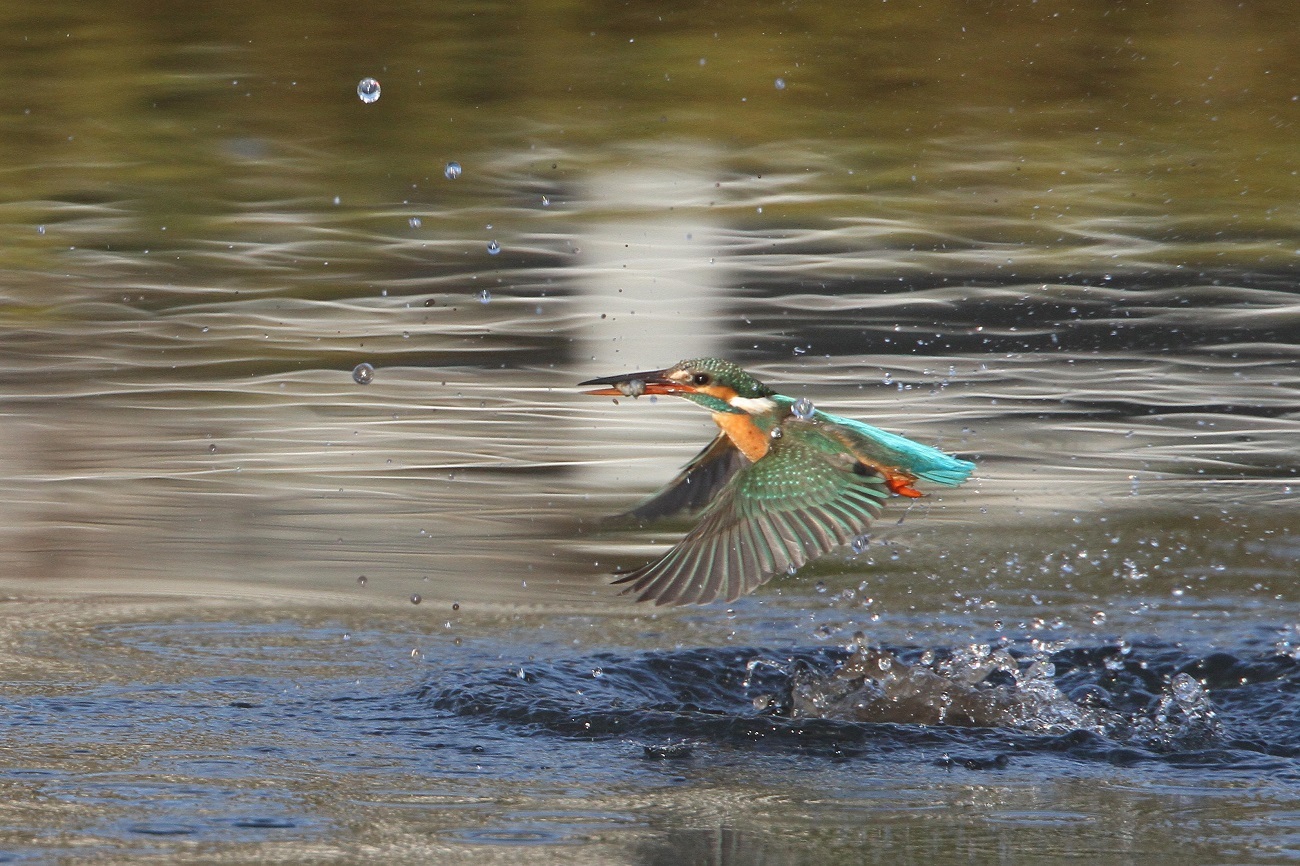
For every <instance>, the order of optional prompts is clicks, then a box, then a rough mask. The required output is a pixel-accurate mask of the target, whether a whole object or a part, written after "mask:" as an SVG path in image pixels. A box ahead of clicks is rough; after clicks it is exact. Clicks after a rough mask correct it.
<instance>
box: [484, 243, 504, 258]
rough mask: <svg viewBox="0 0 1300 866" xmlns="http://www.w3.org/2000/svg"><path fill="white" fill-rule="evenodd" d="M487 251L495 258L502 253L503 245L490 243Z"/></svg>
mask: <svg viewBox="0 0 1300 866" xmlns="http://www.w3.org/2000/svg"><path fill="white" fill-rule="evenodd" d="M487 251H488V255H490V256H495V255H496V254H497V253H499V252H501V244H499V243H497V242H496V241H488V245H487Z"/></svg>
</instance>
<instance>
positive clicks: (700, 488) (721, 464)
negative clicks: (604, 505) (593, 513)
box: [620, 433, 749, 520]
mask: <svg viewBox="0 0 1300 866" xmlns="http://www.w3.org/2000/svg"><path fill="white" fill-rule="evenodd" d="M748 464H749V460H748V458H746V457H745V455H744V454H741V453H740V449H738V448H737V447H736V446H735V445H733V444H732V443H731V440H730V439H728V438H727V434H725V433H720V434H718V437H717V438H716V439H714V440H713V441H712V442H710V443H709V444H708V445H706V446H704V450H703V451H701V452H700V453H699V454H696V455H695V456H694V457H693V458H691V462H689V463H687V464H686V466H685V467H683V468H682V471H681V472H679V473H678V474H677V477H676V478H674V479H673V480H672V481H669V482H668V483H667V484H666V485H665V486H664V488H663V489H662V490H660V491H659V492H658V493H656V494H654V495H653V496H651V497H650V498H649V499H647V500H646V501H645V502H642V503H641V504H640V505H638V506H637V507H636V508H633V509H632V510H631V511H628V512H627V513H625V514H623V515H620V516H622V517H635V518H636V519H638V520H654V519H655V518H659V517H668V516H669V515H671V514H676V513H677V512H679V511H698V510H699V509H701V508H703V507H704V506H705V505H707V504H708V503H709V501H710V500H712V499H713V497H714V496H715V495H716V494H717V492H718V490H719V489H721V488H722V487H723V485H725V484H726V483H727V482H728V481H729V480H731V476H733V475H735V474H736V472H737V471H739V470H740V469H741V468H742V467H744V466H746V465H748Z"/></svg>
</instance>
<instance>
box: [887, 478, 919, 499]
mask: <svg viewBox="0 0 1300 866" xmlns="http://www.w3.org/2000/svg"><path fill="white" fill-rule="evenodd" d="M915 480H916V479H914V478H912V477H911V476H909V475H892V474H891V475H887V476H886V477H885V484H886V486H888V487H889V489H890V490H891V491H893V492H894V493H897V494H898V495H899V496H906V497H908V498H910V499H919V498H921V497H922V496H924V495H925V494H924V493H922V492H921V491H919V490H917V489H916V488H915V487H913V486H912V482H913V481H915Z"/></svg>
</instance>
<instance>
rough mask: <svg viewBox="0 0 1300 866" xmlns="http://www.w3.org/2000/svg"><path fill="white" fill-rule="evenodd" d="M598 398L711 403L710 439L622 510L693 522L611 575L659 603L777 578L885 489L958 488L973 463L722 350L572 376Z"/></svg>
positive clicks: (745, 588) (845, 528)
mask: <svg viewBox="0 0 1300 866" xmlns="http://www.w3.org/2000/svg"><path fill="white" fill-rule="evenodd" d="M589 385H599V386H602V387H599V388H596V389H594V390H590V391H587V392H586V393H587V394H591V395H595V396H613V397H619V396H623V397H633V398H635V397H640V396H642V395H646V394H648V395H651V396H656V395H671V396H675V397H684V398H685V399H687V400H690V401H691V402H692V403H695V404H696V405H699V406H702V407H704V408H705V409H707V410H709V412H710V413H712V415H713V420H714V422H715V423H716V424H717V425H718V428H719V432H718V435H717V437H716V438H715V439H714V440H713V441H712V442H710V443H709V444H708V445H706V446H705V447H704V450H702V451H701V452H700V453H699V454H697V455H696V456H695V457H694V458H692V459H691V461H690V462H689V463H687V464H686V466H685V467H684V468H683V469H682V470H681V472H680V473H678V475H677V477H675V478H674V479H673V480H672V481H670V482H668V484H667V485H666V486H664V487H663V489H661V490H659V491H658V492H657V493H655V494H654V495H652V496H651V497H650V498H649V499H647V500H646V501H644V502H643V503H641V504H640V505H638V506H637V507H636V508H633V509H632V510H631V511H629V512H627V514H626V515H625V516H627V517H632V518H636V519H639V520H653V519H656V518H660V517H667V516H669V515H672V514H676V513H679V512H683V511H689V512H698V513H699V522H698V523H696V525H695V527H694V528H693V529H691V531H690V532H688V533H687V534H686V536H685V537H684V538H682V540H681V541H679V542H678V543H677V544H676V545H675V546H674V547H673V548H672V549H671V550H669V551H668V552H667V553H666V554H664V555H663V556H662V557H660V558H659V559H657V560H655V561H654V562H651V563H650V564H648V565H646V566H643V567H642V568H639V569H636V570H635V571H632V572H629V573H626V574H620V575H617V576H616V578H615V580H614V581H613V582H614V583H615V584H626V585H627V586H626V587H625V588H624V590H623V591H624V593H636V594H637V601H652V602H654V603H655V604H656V605H683V604H707V603H709V602H711V601H714V600H715V599H718V598H725V599H726V600H727V601H729V602H730V601H735V600H736V599H738V598H740V596H742V595H745V594H746V593H750V592H753V591H754V590H755V589H756V588H758V587H759V586H761V585H762V584H764V583H766V582H767V581H768V580H770V579H771V578H772V576H773V575H776V574H780V573H783V572H786V573H794V571H795V570H796V569H798V568H800V567H801V566H802V565H803V564H804V563H806V562H808V561H809V560H810V559H813V558H815V557H818V556H821V555H823V554H825V553H827V552H828V551H830V550H832V549H833V548H835V547H836V546H838V545H842V544H849V543H852V542H854V541H855V539H858V538H860V537H861V536H862V535H863V533H865V532H866V530H867V527H868V526H869V525H870V523H871V521H872V519H874V518H875V517H878V516H879V514H880V510H881V507H882V506H883V505H884V503H885V500H886V499H888V498H889V497H890V495H891V494H892V495H896V496H902V497H905V498H909V499H913V498H917V497H920V496H924V495H925V494H923V493H922V492H921V491H919V490H917V489H916V487H914V486H913V485H914V483H915V482H917V481H918V480H920V481H928V482H931V483H934V484H938V485H941V486H944V487H956V486H957V485H958V484H961V483H962V482H963V481H965V480H966V478H967V477H968V476H969V475H970V474H971V472H972V471H974V469H975V464H974V463H971V462H970V461H968V460H962V459H960V458H957V457H953V456H951V455H948V454H945V453H943V452H942V451H939V450H937V449H935V448H931V447H929V446H928V445H922V444H920V443H918V442H913V441H912V440H911V439H907V438H905V437H903V436H899V435H897V434H895V433H889V432H887V431H885V430H881V429H880V428H878V427H872V426H871V425H870V424H864V423H862V422H861V421H855V420H852V419H850V418H843V417H840V416H839V415H832V414H831V413H829V412H823V411H821V410H820V409H817V408H816V407H814V406H813V404H812V403H811V402H810V401H809V400H807V399H806V398H800V399H794V398H791V397H787V396H785V395H784V394H778V393H777V392H776V391H775V390H773V389H772V388H769V387H768V386H767V385H764V384H763V383H762V382H760V381H758V380H757V379H755V378H754V377H753V376H751V375H750V374H749V373H747V372H745V370H743V369H742V368H741V367H739V366H738V365H736V364H733V363H731V362H730V361H724V360H722V359H720V358H696V359H692V360H688V361H680V362H678V363H677V364H674V365H673V366H671V367H668V368H666V369H663V370H651V371H648V372H643V373H624V374H621V375H618V376H605V377H602V378H599V379H589V380H588V381H586V382H581V383H579V387H586V386H589Z"/></svg>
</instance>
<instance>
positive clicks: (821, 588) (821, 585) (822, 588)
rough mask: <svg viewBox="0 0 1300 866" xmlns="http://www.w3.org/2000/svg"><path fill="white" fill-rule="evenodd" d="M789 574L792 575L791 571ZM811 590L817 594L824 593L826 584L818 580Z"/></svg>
mask: <svg viewBox="0 0 1300 866" xmlns="http://www.w3.org/2000/svg"><path fill="white" fill-rule="evenodd" d="M790 573H791V574H794V572H793V571H792V572H790ZM813 589H815V590H817V591H818V592H825V591H826V584H824V583H822V582H821V581H820V580H819V581H817V585H816V586H814V587H813Z"/></svg>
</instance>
